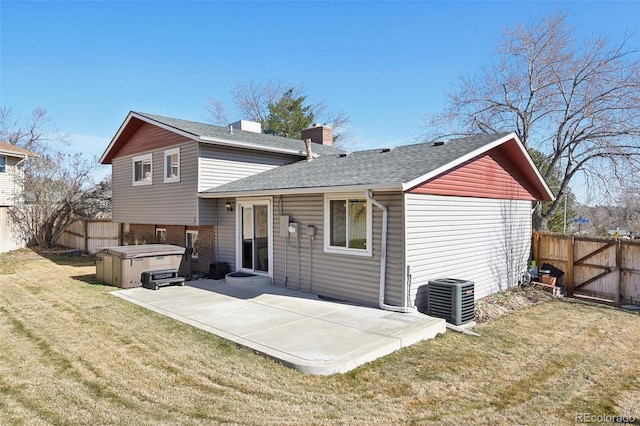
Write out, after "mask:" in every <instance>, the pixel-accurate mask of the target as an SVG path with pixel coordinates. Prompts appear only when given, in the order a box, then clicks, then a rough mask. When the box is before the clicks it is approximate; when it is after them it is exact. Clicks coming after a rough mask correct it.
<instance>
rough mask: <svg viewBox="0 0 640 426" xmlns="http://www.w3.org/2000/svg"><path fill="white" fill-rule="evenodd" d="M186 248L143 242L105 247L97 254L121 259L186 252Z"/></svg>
mask: <svg viewBox="0 0 640 426" xmlns="http://www.w3.org/2000/svg"><path fill="white" fill-rule="evenodd" d="M184 251H185V248H184V247H180V246H174V245H171V244H142V245H133V246H116V247H104V248H100V249H98V251H97V253H96V254H105V255H109V256H113V257H119V258H120V259H135V258H137V257H152V256H170V255H176V254H177V255H180V256H182V255H183V254H184Z"/></svg>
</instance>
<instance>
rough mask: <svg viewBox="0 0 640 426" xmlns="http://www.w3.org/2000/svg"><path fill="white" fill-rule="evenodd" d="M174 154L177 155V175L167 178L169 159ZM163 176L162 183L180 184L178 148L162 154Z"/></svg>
mask: <svg viewBox="0 0 640 426" xmlns="http://www.w3.org/2000/svg"><path fill="white" fill-rule="evenodd" d="M176 154H177V155H178V162H177V168H178V173H177V174H176V175H175V176H173V177H171V176H167V174H168V171H169V170H168V166H169V158H170V157H172V156H173V155H176ZM163 175H164V183H172V182H180V148H173V149H168V150H166V151H165V152H164V171H163Z"/></svg>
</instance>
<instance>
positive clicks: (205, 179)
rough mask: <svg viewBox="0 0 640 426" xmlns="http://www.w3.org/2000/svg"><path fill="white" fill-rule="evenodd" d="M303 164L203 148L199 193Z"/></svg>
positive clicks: (285, 158) (267, 155) (279, 157)
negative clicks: (285, 165)
mask: <svg viewBox="0 0 640 426" xmlns="http://www.w3.org/2000/svg"><path fill="white" fill-rule="evenodd" d="M298 160H300V157H295V156H291V155H284V154H276V153H268V152H259V151H251V150H240V149H233V148H225V147H220V146H214V145H208V144H200V159H199V165H198V167H199V168H200V181H199V184H198V191H205V190H207V189H211V188H215V187H216V186H220V185H222V184H225V183H229V182H232V181H234V180H238V179H242V178H244V177H247V176H252V175H255V174H257V173H261V172H264V171H267V170H271V169H273V168H275V167H277V166H282V165H284V164H289V163H292V162H294V161H298Z"/></svg>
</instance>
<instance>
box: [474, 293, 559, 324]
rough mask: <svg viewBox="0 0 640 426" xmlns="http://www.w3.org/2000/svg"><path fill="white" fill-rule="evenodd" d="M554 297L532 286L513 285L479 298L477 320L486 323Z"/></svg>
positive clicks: (548, 300)
mask: <svg viewBox="0 0 640 426" xmlns="http://www.w3.org/2000/svg"><path fill="white" fill-rule="evenodd" d="M553 299H554V297H553V296H552V295H551V293H549V292H547V291H544V290H541V289H538V288H535V287H532V286H517V287H513V288H511V289H509V290H506V291H503V292H500V293H496V294H493V295H491V296H487V297H485V298H483V299H480V300H478V301H477V302H476V312H475V313H476V322H477V323H485V322H488V321H491V320H495V319H497V318H500V317H502V316H504V315H507V314H509V313H511V312H514V311H519V310H521V309H525V308H530V307H531V306H534V305H537V304H539V303H544V302H550V301H551V300H553Z"/></svg>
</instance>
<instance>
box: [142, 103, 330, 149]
mask: <svg viewBox="0 0 640 426" xmlns="http://www.w3.org/2000/svg"><path fill="white" fill-rule="evenodd" d="M134 113H135V114H138V115H141V116H144V117H147V118H149V119H151V120H154V121H156V122H158V123H162V124H164V125H166V126H169V127H173V128H174V129H177V130H180V131H183V132H185V133H189V134H191V135H193V136H196V137H198V138H201V137H206V138H215V139H224V140H230V141H235V142H241V143H245V144H251V145H255V146H256V147H257V148H259V147H268V148H277V149H284V150H291V151H296V152H298V153H301V154H302V155H306V154H305V153H306V151H305V146H304V141H302V140H297V139H290V138H284V137H281V136H274V135H267V134H265V133H254V132H248V131H244V130H239V129H233V133H230V132H229V128H228V127H223V126H215V125H213V124H206V123H198V122H196V121H188V120H181V119H178V118H171V117H163V116H161V115H155V114H147V113H145V112H134ZM203 142H206V141H203ZM314 152H316V153H317V154H321V155H322V154H335V153H339V152H342V151H341V150H339V149H337V148H334V147H332V146H326V145H320V144H314Z"/></svg>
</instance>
